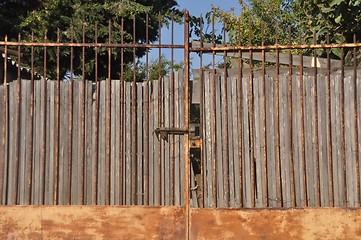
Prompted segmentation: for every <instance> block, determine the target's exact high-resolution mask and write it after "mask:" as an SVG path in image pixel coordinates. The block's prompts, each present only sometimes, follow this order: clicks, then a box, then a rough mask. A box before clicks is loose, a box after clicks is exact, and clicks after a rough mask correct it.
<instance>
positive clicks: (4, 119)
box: [0, 36, 8, 205]
mask: <svg viewBox="0 0 361 240" xmlns="http://www.w3.org/2000/svg"><path fill="white" fill-rule="evenodd" d="M7 40H8V37H7V36H5V42H7ZM7 58H8V47H7V45H5V46H4V85H3V86H4V96H3V125H2V128H3V129H2V136H1V137H2V140H1V148H2V150H3V151H2V159H1V178H2V179H1V186H0V194H1V195H0V198H1V204H4V205H6V204H7V196H6V195H7V194H6V190H4V189H5V188H6V186H5V176H4V175H5V158H6V148H5V146H6V128H7V116H6V113H7V111H6V109H7ZM4 192H5V199H4Z"/></svg>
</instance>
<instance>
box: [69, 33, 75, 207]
mask: <svg viewBox="0 0 361 240" xmlns="http://www.w3.org/2000/svg"><path fill="white" fill-rule="evenodd" d="M70 31H71V33H70V34H71V36H70V41H71V42H73V41H74V29H73V28H71V30H70ZM73 73H74V48H73V47H71V48H70V79H69V88H70V89H69V133H68V134H69V140H68V141H69V142H68V148H69V153H68V154H69V159H68V205H71V183H72V181H71V175H72V163H73V92H74V86H73V81H74V79H73Z"/></svg>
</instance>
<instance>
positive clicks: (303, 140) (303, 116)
mask: <svg viewBox="0 0 361 240" xmlns="http://www.w3.org/2000/svg"><path fill="white" fill-rule="evenodd" d="M299 41H300V44H301V43H302V34H301V31H300V32H299ZM300 112H301V141H302V151H301V153H302V170H303V187H304V207H308V199H307V198H308V194H307V174H306V173H307V172H306V159H305V114H304V109H303V53H302V51H300Z"/></svg>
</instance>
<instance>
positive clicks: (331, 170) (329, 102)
mask: <svg viewBox="0 0 361 240" xmlns="http://www.w3.org/2000/svg"><path fill="white" fill-rule="evenodd" d="M326 41H327V44H329V43H330V34H329V33H327V35H326ZM326 54H327V70H326V76H327V105H328V107H327V117H328V126H327V146H328V162H329V167H330V169H329V174H330V178H329V184H330V189H329V191H330V193H329V198H330V207H334V201H335V199H334V198H335V196H334V189H333V188H334V187H333V163H332V137H331V134H332V130H331V129H332V128H331V58H330V49H327V50H326Z"/></svg>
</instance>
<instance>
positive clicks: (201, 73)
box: [173, 14, 205, 207]
mask: <svg viewBox="0 0 361 240" xmlns="http://www.w3.org/2000/svg"><path fill="white" fill-rule="evenodd" d="M199 29H200V47H201V48H202V47H203V17H202V14H201V17H200V22H199ZM203 92H204V91H203V51H202V50H201V51H200V52H199V135H200V137H201V140H202V145H201V146H202V147H201V149H200V159H201V164H200V166H201V183H200V185H201V194H202V196H201V207H204V181H205V174H204V163H205V158H204V155H203V149H204V147H203V146H204V143H203V139H204V135H203V124H204V121H203ZM173 118H174V117H173ZM197 197H198V196H197Z"/></svg>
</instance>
